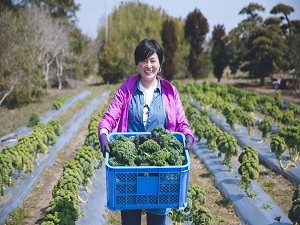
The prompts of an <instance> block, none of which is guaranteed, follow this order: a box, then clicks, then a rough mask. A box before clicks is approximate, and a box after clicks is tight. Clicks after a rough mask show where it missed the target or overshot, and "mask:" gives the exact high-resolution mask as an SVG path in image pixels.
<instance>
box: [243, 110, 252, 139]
mask: <svg viewBox="0 0 300 225" xmlns="http://www.w3.org/2000/svg"><path fill="white" fill-rule="evenodd" d="M241 123H242V124H243V126H245V127H246V128H247V131H248V135H249V136H250V137H251V136H252V135H251V127H254V126H255V123H254V120H253V118H252V116H251V115H250V114H248V113H244V114H243V115H242V116H241Z"/></svg>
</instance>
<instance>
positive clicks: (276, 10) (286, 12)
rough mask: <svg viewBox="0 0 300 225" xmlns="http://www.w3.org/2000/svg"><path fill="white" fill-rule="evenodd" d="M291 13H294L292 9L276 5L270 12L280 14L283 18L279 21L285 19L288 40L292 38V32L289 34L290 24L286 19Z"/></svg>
mask: <svg viewBox="0 0 300 225" xmlns="http://www.w3.org/2000/svg"><path fill="white" fill-rule="evenodd" d="M292 12H294V8H293V7H290V6H288V5H284V4H278V5H276V6H274V7H273V8H272V10H271V11H270V13H272V14H280V13H282V14H283V17H281V19H285V20H286V22H287V28H288V34H289V37H290V38H291V37H292V32H291V23H290V20H289V18H288V15H289V14H291V13H292Z"/></svg>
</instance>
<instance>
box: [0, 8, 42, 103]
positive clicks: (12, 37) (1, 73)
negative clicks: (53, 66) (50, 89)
mask: <svg viewBox="0 0 300 225" xmlns="http://www.w3.org/2000/svg"><path fill="white" fill-rule="evenodd" d="M27 26H28V24H27V23H26V20H25V18H24V17H23V16H22V15H19V16H17V15H16V14H14V13H12V12H8V11H7V12H6V13H4V14H3V15H2V17H1V19H0V33H1V35H0V42H1V46H0V103H1V104H2V103H5V104H6V105H8V106H9V107H12V108H13V107H15V106H17V105H20V104H24V103H28V102H33V101H36V100H37V99H38V98H39V97H40V96H41V95H42V90H41V86H42V81H41V79H40V77H39V71H38V68H37V65H36V63H35V62H36V61H35V49H34V48H32V45H30V43H29V42H28V40H30V39H31V38H32V36H33V35H34V34H32V33H30V32H29V30H28V29H26V28H27ZM21 84H22V85H21Z"/></svg>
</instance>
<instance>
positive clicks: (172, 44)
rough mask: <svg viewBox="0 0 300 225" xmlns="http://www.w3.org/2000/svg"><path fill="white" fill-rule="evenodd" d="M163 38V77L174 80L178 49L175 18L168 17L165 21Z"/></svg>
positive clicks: (162, 32)
mask: <svg viewBox="0 0 300 225" xmlns="http://www.w3.org/2000/svg"><path fill="white" fill-rule="evenodd" d="M161 39H162V46H163V48H164V63H163V64H162V72H163V77H164V78H165V79H166V80H169V81H172V80H173V79H174V76H175V74H176V63H175V54H176V51H177V49H178V40H177V34H176V27H175V23H174V21H173V20H171V19H167V20H166V21H165V22H164V23H163V26H162V31H161Z"/></svg>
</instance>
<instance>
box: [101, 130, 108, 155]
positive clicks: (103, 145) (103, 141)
mask: <svg viewBox="0 0 300 225" xmlns="http://www.w3.org/2000/svg"><path fill="white" fill-rule="evenodd" d="M99 141H100V149H101V152H102V154H103V157H104V158H105V153H106V152H110V149H109V146H108V140H107V135H106V134H105V133H102V134H100V136H99Z"/></svg>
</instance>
